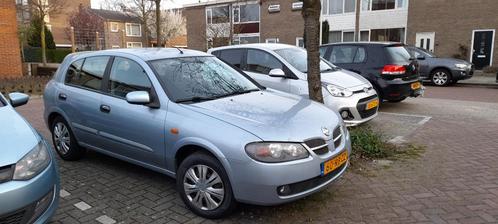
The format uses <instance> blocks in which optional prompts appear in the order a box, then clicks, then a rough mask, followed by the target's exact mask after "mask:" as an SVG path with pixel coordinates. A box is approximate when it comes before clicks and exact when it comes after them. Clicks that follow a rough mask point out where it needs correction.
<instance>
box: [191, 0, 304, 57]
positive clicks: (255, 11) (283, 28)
mask: <svg viewBox="0 0 498 224" xmlns="http://www.w3.org/2000/svg"><path fill="white" fill-rule="evenodd" d="M184 7H185V11H184V13H185V16H186V18H187V42H188V46H189V48H192V49H197V50H204V51H205V50H206V49H208V48H210V47H216V46H223V45H228V44H241V43H260V42H263V43H264V42H267V43H276V42H279V43H286V44H292V45H298V46H302V44H303V39H302V37H303V30H304V22H303V20H302V17H301V8H302V3H301V2H299V1H297V0H264V1H260V0H247V1H246V0H216V1H210V2H202V3H196V4H190V5H185V6H184Z"/></svg>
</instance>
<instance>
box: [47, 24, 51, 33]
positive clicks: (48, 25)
mask: <svg viewBox="0 0 498 224" xmlns="http://www.w3.org/2000/svg"><path fill="white" fill-rule="evenodd" d="M47 30H49V31H50V32H52V25H50V24H47Z"/></svg>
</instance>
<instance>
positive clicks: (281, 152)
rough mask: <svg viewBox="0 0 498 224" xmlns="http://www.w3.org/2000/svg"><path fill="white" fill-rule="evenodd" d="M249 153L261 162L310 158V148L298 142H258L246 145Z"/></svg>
mask: <svg viewBox="0 0 498 224" xmlns="http://www.w3.org/2000/svg"><path fill="white" fill-rule="evenodd" d="M246 152H247V154H248V155H249V156H250V157H251V158H253V159H255V160H257V161H261V162H266V163H279V162H287V161H292V160H298V159H304V158H308V156H309V153H308V150H306V149H305V148H304V146H303V145H301V144H297V143H276V142H275V143H273V142H272V143H266V142H256V143H250V144H248V145H246Z"/></svg>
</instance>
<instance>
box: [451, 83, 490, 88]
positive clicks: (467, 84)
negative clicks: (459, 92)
mask: <svg viewBox="0 0 498 224" xmlns="http://www.w3.org/2000/svg"><path fill="white" fill-rule="evenodd" d="M456 86H481V87H496V88H498V83H464V82H459V83H458V84H456Z"/></svg>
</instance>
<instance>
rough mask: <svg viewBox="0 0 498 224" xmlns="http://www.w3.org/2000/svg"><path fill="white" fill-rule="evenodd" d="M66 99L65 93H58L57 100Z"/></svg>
mask: <svg viewBox="0 0 498 224" xmlns="http://www.w3.org/2000/svg"><path fill="white" fill-rule="evenodd" d="M66 99H67V95H66V94H64V93H59V100H66Z"/></svg>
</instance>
